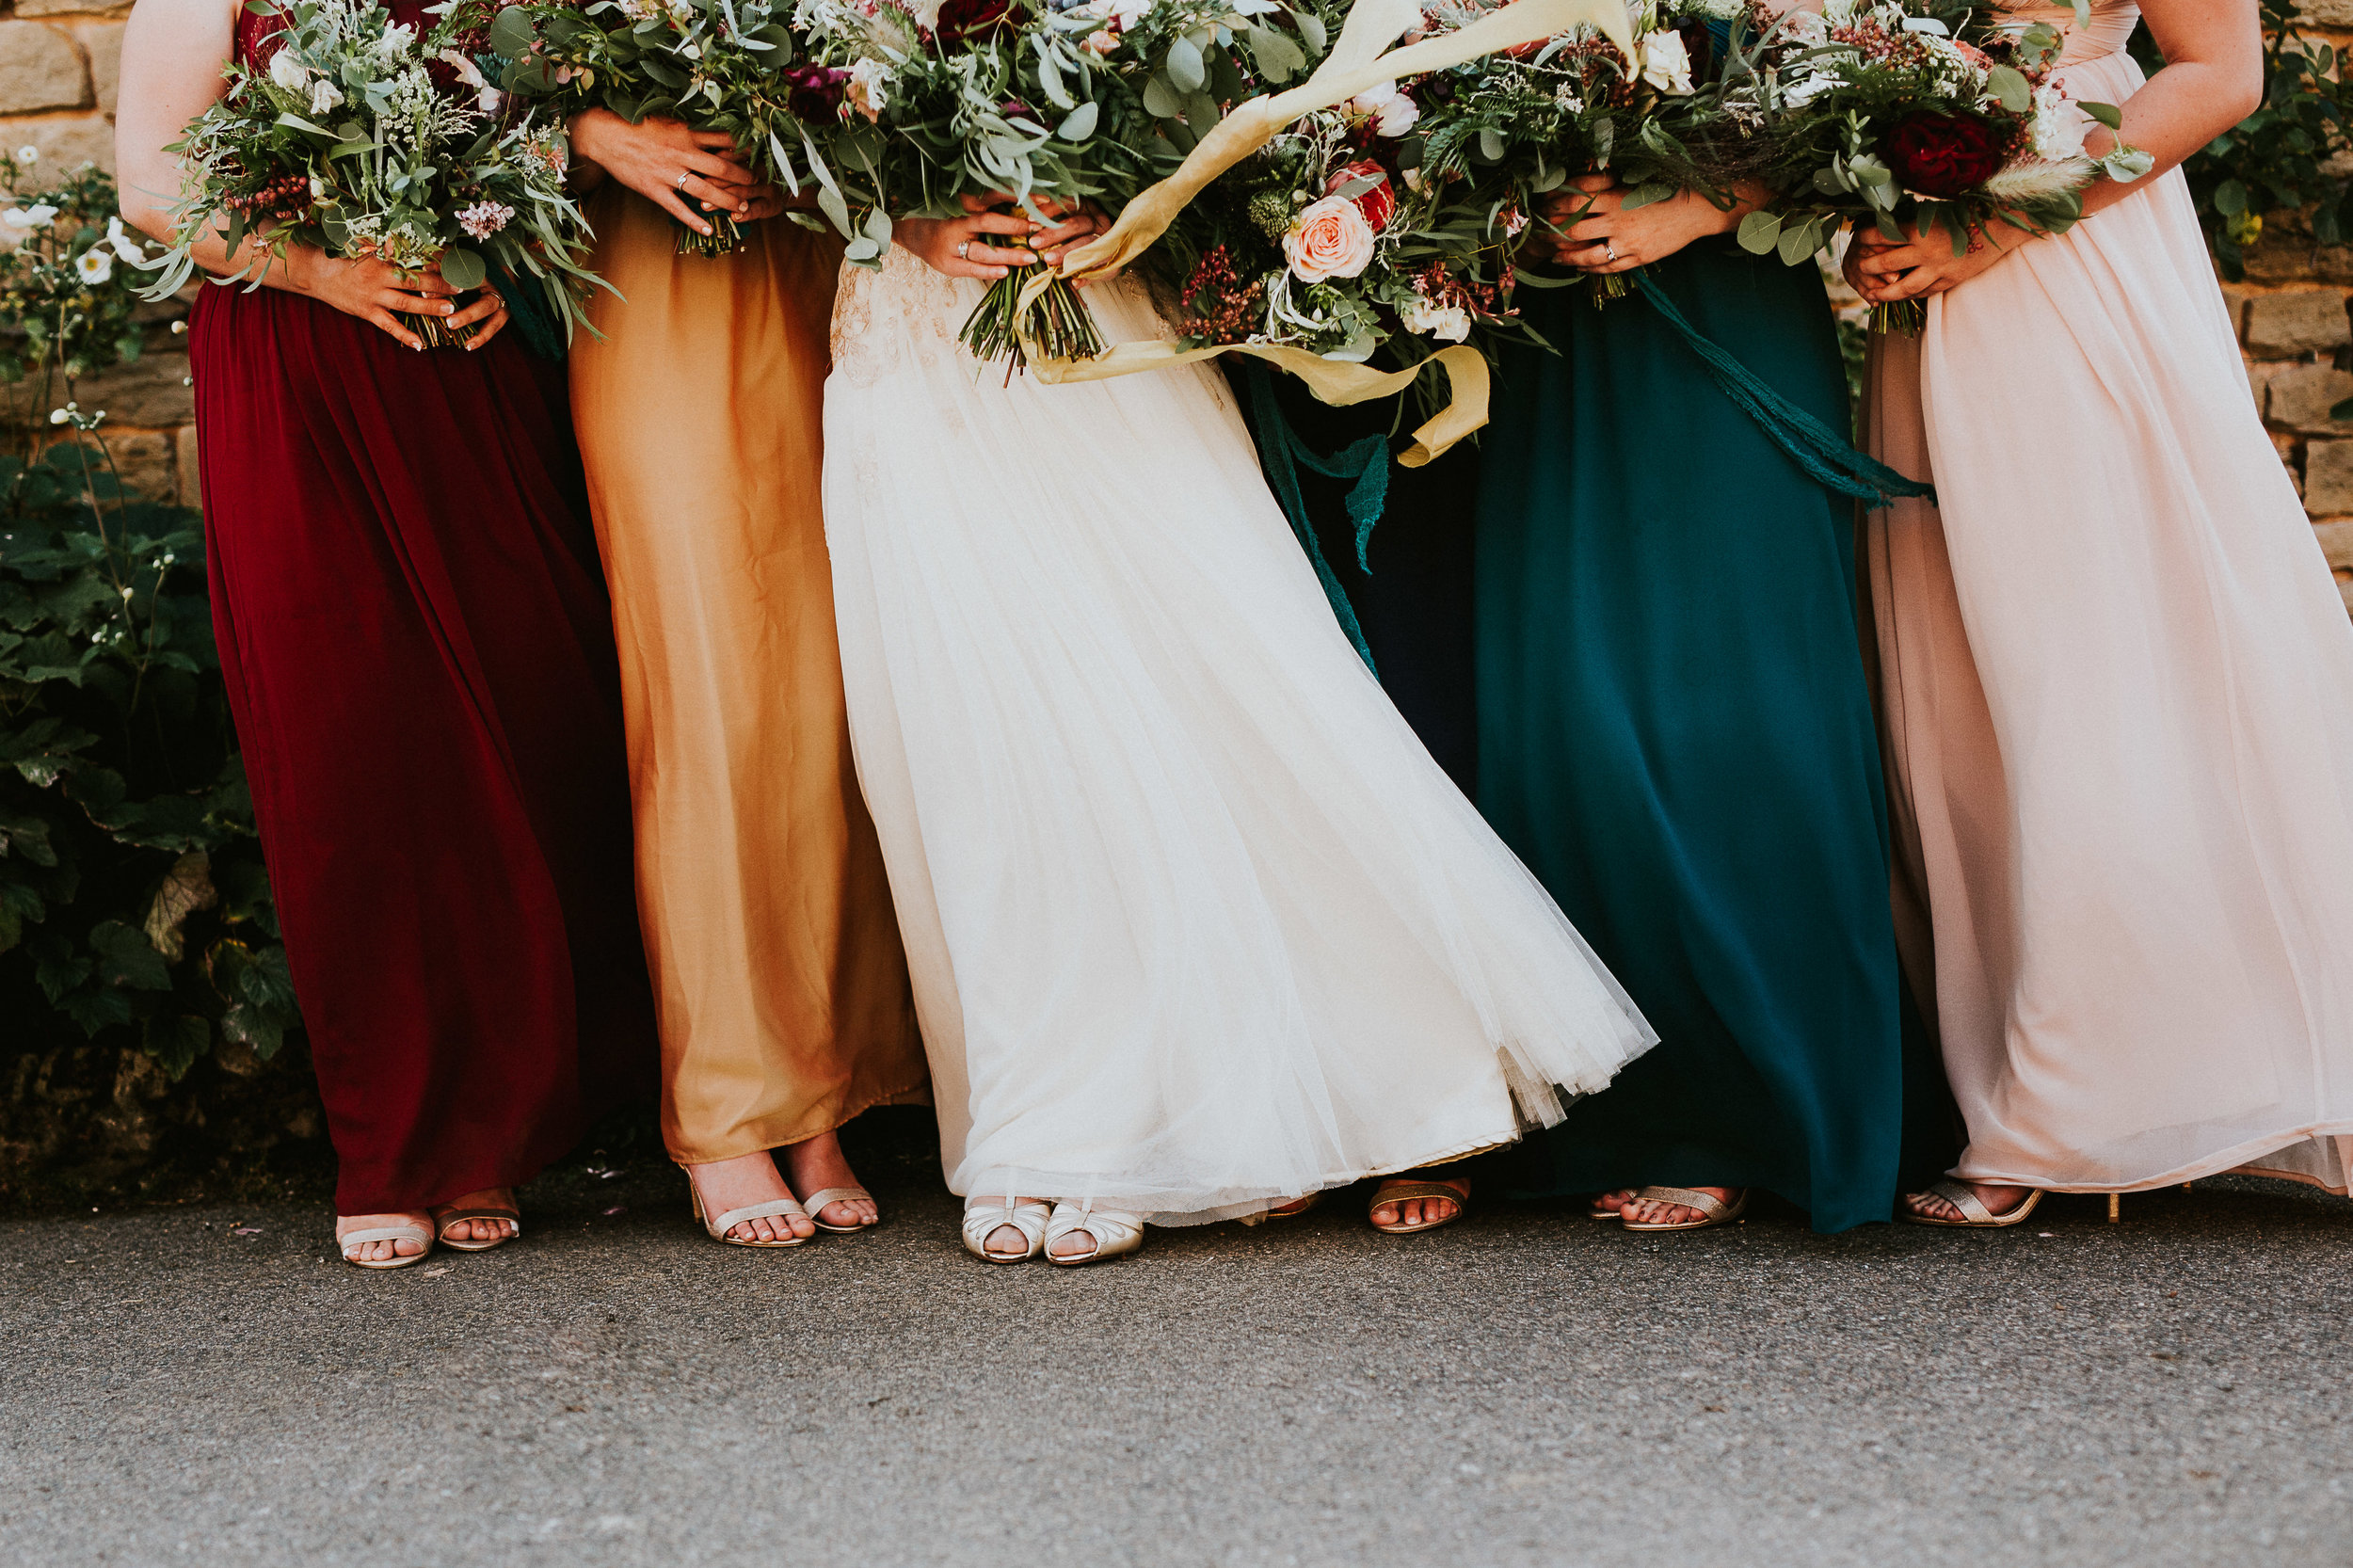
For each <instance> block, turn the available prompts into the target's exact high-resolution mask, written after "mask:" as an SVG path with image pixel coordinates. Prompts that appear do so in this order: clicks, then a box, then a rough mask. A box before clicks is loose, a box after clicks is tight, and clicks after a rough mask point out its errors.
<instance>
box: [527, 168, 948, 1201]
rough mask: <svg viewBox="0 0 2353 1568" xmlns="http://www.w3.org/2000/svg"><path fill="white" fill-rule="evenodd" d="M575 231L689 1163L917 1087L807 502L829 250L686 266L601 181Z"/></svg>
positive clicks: (814, 239) (776, 243)
mask: <svg viewBox="0 0 2353 1568" xmlns="http://www.w3.org/2000/svg"><path fill="white" fill-rule="evenodd" d="M591 218H592V221H593V222H594V223H595V225H596V230H597V232H598V234H599V235H600V244H599V247H598V249H597V253H596V256H595V258H594V260H593V261H592V262H591V266H592V267H593V268H594V270H595V271H597V272H598V273H599V274H600V276H602V277H603V278H604V279H606V280H608V281H609V282H611V283H612V284H613V286H614V288H615V289H616V290H617V291H618V293H619V295H620V296H621V299H616V298H613V297H612V296H600V299H599V301H598V303H597V306H596V309H595V312H594V322H595V325H596V326H597V328H599V329H600V331H601V332H602V333H603V334H604V337H603V339H602V341H598V340H597V339H594V338H591V337H589V336H588V335H586V334H582V335H581V337H580V338H579V339H578V340H577V341H576V342H575V343H574V344H573V347H572V356H571V367H572V402H573V414H574V418H575V420H576V422H577V424H578V428H579V432H580V442H581V449H582V453H583V456H584V460H585V463H586V466H587V473H588V487H589V501H590V504H591V507H592V510H593V512H594V515H595V519H596V527H597V540H598V543H599V545H600V547H601V549H602V551H603V556H604V567H605V572H606V575H607V577H608V578H609V580H610V582H611V584H612V589H613V624H614V628H615V630H616V633H617V635H618V639H619V645H620V661H621V675H622V686H621V694H622V698H623V705H624V710H625V712H626V713H627V715H628V725H629V776H630V784H631V790H632V795H633V797H634V800H635V807H636V823H637V856H638V877H637V895H638V904H639V910H640V913H641V915H642V918H643V920H644V924H645V931H646V945H647V952H648V957H649V959H650V961H651V966H652V970H653V977H654V984H655V995H656V999H657V1001H658V1003H659V1009H660V1016H661V1023H662V1061H663V1101H662V1126H663V1137H664V1143H665V1144H667V1146H668V1148H669V1151H670V1154H671V1157H672V1158H673V1159H676V1160H680V1161H683V1162H685V1163H689V1164H698V1163H703V1162H706V1161H710V1160H728V1159H732V1158H734V1157H736V1156H739V1155H744V1154H751V1153H755V1152H757V1151H759V1150H761V1149H769V1148H776V1147H778V1146H780V1145H783V1144H795V1143H799V1142H801V1141H803V1140H804V1139H808V1138H811V1137H814V1136H816V1135H817V1134H819V1133H823V1132H826V1131H830V1130H831V1129H833V1128H837V1127H839V1126H840V1125H841V1124H842V1123H843V1122H845V1121H848V1120H849V1119H850V1118H851V1117H853V1116H856V1114H857V1113H858V1112H861V1111H864V1110H865V1109H867V1108H868V1107H870V1106H873V1105H879V1104H900V1103H912V1102H920V1101H921V1100H922V1099H923V1098H924V1097H925V1091H924V1084H925V1072H924V1066H923V1053H922V1048H921V1044H920V1040H919V1039H918V1037H917V1034H916V1027H915V1014H914V1004H913V1000H912V998H911V997H910V995H909V992H908V988H907V975H906V962H905V958H904V955H903V953H902V952H901V949H900V945H899V935H898V927H897V922H896V920H895V918H894V916H893V914H892V912H891V906H890V892H889V886H888V881H887V879H886V877H885V874H884V871H883V863H882V856H881V852H880V849H879V847H878V846H877V844H876V842H875V839H874V829H873V824H872V820H871V819H870V818H869V817H868V816H867V813H866V808H865V805H864V803H863V802H862V801H861V800H860V799H859V798H858V794H857V787H856V777H855V775H854V772H853V768H852V764H851V759H850V743H849V731H848V728H847V721H846V719H845V717H844V714H843V710H842V696H841V664H840V655H839V653H838V652H837V650H836V648H835V641H834V620H833V585H832V579H831V576H830V574H829V570H828V568H827V565H826V560H825V537H824V519H823V515H822V513H821V510H820V504H819V493H818V486H819V470H820V465H821V462H822V454H823V451H824V433H823V429H822V419H823V407H824V405H823V397H824V392H823V388H824V379H825V373H826V369H827V364H828V358H827V350H826V342H825V334H826V330H827V325H828V322H829V320H830V318H831V315H832V310H833V293H834V274H835V270H836V268H837V266H838V264H839V263H840V246H839V244H838V243H836V242H834V241H831V240H828V239H825V238H824V237H821V236H819V235H816V234H812V233H809V232H806V231H804V230H802V229H799V228H797V227H795V226H793V225H792V224H789V223H786V222H783V221H775V222H768V223H761V224H755V225H752V226H751V227H750V228H749V229H748V230H747V231H746V233H745V238H744V246H743V248H741V249H739V250H737V251H736V252H734V253H733V254H731V255H728V256H723V257H702V256H680V255H678V254H677V248H676V243H675V233H676V231H675V228H674V226H673V223H672V220H671V219H670V218H669V217H668V216H667V215H665V214H664V213H663V212H662V211H661V210H660V209H659V208H657V207H655V206H654V205H653V204H652V203H651V202H649V201H647V200H644V199H643V198H640V197H637V196H635V195H632V194H631V193H629V192H627V191H624V190H621V189H619V188H617V187H608V189H606V190H605V191H603V192H600V194H599V196H598V198H597V200H596V201H595V202H594V204H593V206H592V208H591ZM623 299H625V300H626V301H627V303H626V304H624V303H622V302H621V301H622V300H623Z"/></svg>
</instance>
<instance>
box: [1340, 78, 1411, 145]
mask: <svg viewBox="0 0 2353 1568" xmlns="http://www.w3.org/2000/svg"><path fill="white" fill-rule="evenodd" d="M1348 106H1349V108H1350V109H1351V110H1353V112H1355V113H1357V114H1360V115H1363V116H1365V117H1366V118H1367V119H1369V120H1371V121H1372V128H1373V129H1374V130H1375V131H1378V132H1379V133H1380V134H1381V135H1383V136H1387V137H1389V138H1390V139H1391V140H1395V139H1396V138H1397V137H1399V136H1403V135H1405V133H1406V132H1408V131H1410V130H1412V129H1413V128H1414V122H1415V121H1416V120H1419V119H1421V107H1420V105H1419V104H1416V103H1415V102H1414V101H1413V100H1412V99H1411V98H1408V97H1407V96H1406V95H1405V94H1404V93H1402V92H1400V91H1399V90H1398V87H1397V84H1396V83H1395V82H1383V83H1381V84H1379V85H1378V86H1376V87H1369V88H1366V89H1365V90H1364V91H1362V92H1360V93H1358V94H1357V95H1356V96H1355V97H1353V98H1352V99H1350V100H1349V101H1348Z"/></svg>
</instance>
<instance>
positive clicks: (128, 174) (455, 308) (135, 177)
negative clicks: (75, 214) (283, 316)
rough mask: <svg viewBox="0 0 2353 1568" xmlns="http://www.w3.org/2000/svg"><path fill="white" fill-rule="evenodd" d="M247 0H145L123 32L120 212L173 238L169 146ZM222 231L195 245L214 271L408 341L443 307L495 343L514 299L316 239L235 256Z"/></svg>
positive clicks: (174, 195) (175, 169)
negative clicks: (343, 252) (417, 319)
mask: <svg viewBox="0 0 2353 1568" xmlns="http://www.w3.org/2000/svg"><path fill="white" fill-rule="evenodd" d="M242 4H243V0H138V5H137V6H136V8H135V9H133V11H132V12H131V21H130V24H129V26H128V27H127V28H126V29H125V30H124V32H123V35H122V88H121V95H120V108H119V109H118V110H117V113H116V116H115V168H116V170H117V174H118V181H119V183H120V186H121V190H122V198H121V200H122V218H123V221H124V222H125V223H128V224H130V225H131V226H132V227H133V228H135V229H137V230H139V231H140V232H143V233H147V234H152V235H153V236H154V237H155V238H157V239H159V240H162V241H163V242H164V243H166V244H170V243H172V242H173V240H174V239H175V238H176V236H175V235H174V234H173V232H172V228H171V209H172V207H173V206H174V205H175V204H176V203H177V202H178V201H179V200H180V166H179V160H178V159H177V158H176V157H175V156H174V155H173V154H172V153H170V152H166V151H165V149H166V148H167V147H168V146H170V144H172V143H173V142H176V141H178V140H179V139H180V136H181V133H182V132H183V131H184V129H185V128H186V126H187V123H188V121H189V120H194V119H195V118H196V117H197V116H198V115H200V114H202V113H203V112H204V111H205V109H206V108H208V107H210V106H211V105H212V104H215V103H216V102H217V101H218V100H219V98H220V95H221V93H222V91H223V90H224V84H223V82H222V80H221V70H222V68H223V67H224V66H226V65H227V64H228V63H229V57H230V55H231V54H232V52H233V51H234V49H235V47H236V16H237V9H238V8H239V7H240V6H241V5H242ZM224 233H225V231H224V232H214V233H209V234H206V235H205V236H203V238H201V239H200V240H199V241H198V242H197V244H196V246H195V255H196V263H197V265H199V266H200V267H202V268H203V269H204V270H205V271H206V272H209V273H211V274H213V275H214V276H216V277H221V278H235V277H245V278H253V277H257V276H258V277H259V279H260V280H261V282H262V285H263V286H264V288H273V289H284V290H287V291H288V292H290V293H294V294H301V295H307V296H311V297H312V298H313V299H317V300H319V301H320V302H321V303H323V304H327V305H331V306H333V307H334V308H335V309H336V310H339V311H342V312H344V313H345V314H347V315H355V316H359V317H360V318H361V319H362V320H365V321H369V322H372V323H374V324H375V325H376V326H377V327H379V328H383V329H384V330H385V331H386V332H388V333H390V334H391V335H392V337H393V338H395V339H397V340H398V341H399V342H401V343H402V344H406V345H407V346H408V347H410V348H417V349H422V348H423V347H424V344H423V342H421V341H420V340H419V339H418V337H417V336H416V334H415V333H413V332H411V331H410V330H408V328H407V327H406V326H404V325H402V323H401V320H400V318H401V316H403V315H437V316H441V317H443V318H445V320H446V323H447V325H448V326H450V327H452V328H469V327H472V328H475V331H474V333H473V336H472V340H471V341H470V342H469V343H468V344H467V345H466V346H467V347H468V348H470V349H472V348H478V347H480V346H481V345H482V344H486V343H488V342H489V341H490V339H491V338H492V337H494V336H496V335H497V334H498V332H499V330H500V329H501V328H504V326H505V325H506V307H505V305H504V302H503V301H501V300H500V299H499V298H498V296H496V295H495V294H492V293H490V292H489V291H488V290H485V291H484V292H483V296H482V297H481V298H479V299H477V300H474V301H473V302H472V303H471V304H466V305H462V306H461V305H458V304H456V302H454V301H453V300H452V299H451V298H450V297H449V296H452V295H454V294H456V292H457V291H456V290H455V289H453V288H451V287H450V286H449V285H448V284H447V283H445V282H443V281H442V280H441V279H440V277H439V276H438V275H431V276H423V277H420V276H416V275H413V274H407V273H403V272H401V271H400V270H399V269H398V268H396V267H393V266H392V265H390V264H387V263H384V262H379V261H362V260H336V259H332V258H330V257H328V255H327V254H326V252H324V251H322V250H318V249H315V248H312V247H310V246H300V245H297V246H290V247H289V248H287V250H286V254H285V256H284V258H283V259H282V260H281V259H280V258H279V257H277V256H276V255H274V254H272V252H271V251H270V249H269V248H268V247H267V246H265V245H261V244H257V243H256V242H255V241H254V240H251V239H248V240H246V241H244V242H243V243H242V244H240V245H239V246H238V248H237V250H236V252H235V253H234V254H232V253H231V252H230V249H229V247H228V246H227V245H225V244H223V243H222V240H223V235H224Z"/></svg>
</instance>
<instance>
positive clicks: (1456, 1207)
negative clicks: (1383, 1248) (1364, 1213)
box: [1372, 1171, 1470, 1231]
mask: <svg viewBox="0 0 2353 1568" xmlns="http://www.w3.org/2000/svg"><path fill="white" fill-rule="evenodd" d="M1400 1179H1403V1180H1409V1181H1434V1182H1436V1183H1437V1184H1438V1185H1439V1186H1441V1187H1451V1188H1452V1189H1454V1191H1456V1192H1460V1193H1462V1194H1463V1196H1462V1198H1461V1200H1460V1201H1457V1200H1455V1199H1453V1198H1407V1199H1406V1200H1405V1201H1404V1202H1403V1203H1384V1204H1376V1205H1375V1206H1374V1207H1373V1210H1372V1228H1373V1229H1375V1230H1390V1231H1395V1230H1411V1229H1413V1228H1415V1227H1417V1226H1419V1225H1434V1224H1444V1223H1445V1222H1446V1221H1448V1220H1451V1219H1452V1218H1454V1216H1455V1215H1457V1214H1460V1213H1461V1212H1462V1211H1463V1205H1464V1204H1465V1203H1468V1202H1470V1177H1468V1176H1429V1175H1426V1174H1424V1173H1422V1172H1419V1171H1408V1172H1406V1173H1405V1175H1404V1176H1403V1177H1401V1178H1400Z"/></svg>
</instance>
